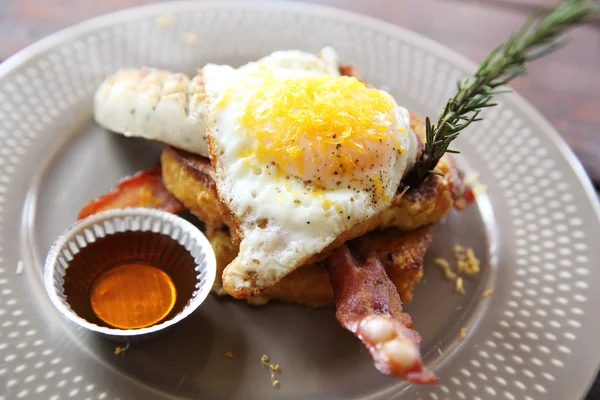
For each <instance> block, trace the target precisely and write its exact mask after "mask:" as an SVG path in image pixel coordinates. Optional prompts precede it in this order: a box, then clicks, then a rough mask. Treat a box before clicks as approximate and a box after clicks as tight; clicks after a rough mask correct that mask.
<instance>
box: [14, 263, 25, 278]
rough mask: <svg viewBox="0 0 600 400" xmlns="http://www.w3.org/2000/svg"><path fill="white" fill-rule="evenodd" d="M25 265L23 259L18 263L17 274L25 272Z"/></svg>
mask: <svg viewBox="0 0 600 400" xmlns="http://www.w3.org/2000/svg"><path fill="white" fill-rule="evenodd" d="M24 267H25V265H24V264H23V261H19V262H18V263H17V270H16V273H17V275H21V274H22V273H23V269H24Z"/></svg>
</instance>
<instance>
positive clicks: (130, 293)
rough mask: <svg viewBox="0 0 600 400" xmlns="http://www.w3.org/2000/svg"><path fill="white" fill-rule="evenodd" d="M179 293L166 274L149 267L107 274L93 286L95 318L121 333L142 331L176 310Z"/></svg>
mask: <svg viewBox="0 0 600 400" xmlns="http://www.w3.org/2000/svg"><path fill="white" fill-rule="evenodd" d="M176 298H177V290H176V289H175V285H174V284H173V281H172V280H171V278H170V277H169V275H167V273H166V272H164V271H163V270H161V269H160V268H157V267H155V266H152V265H149V264H146V263H141V262H140V263H128V264H123V265H119V266H116V267H113V268H110V269H108V270H106V271H104V272H103V273H102V274H101V275H100V276H98V278H96V280H95V281H94V283H93V284H92V287H91V290H90V302H91V305H92V310H94V314H96V316H98V318H100V319H101V320H102V321H104V322H106V323H107V324H109V325H111V326H114V327H115V328H120V329H139V328H146V327H148V326H151V325H154V324H156V323H158V322H160V321H161V320H163V319H164V318H165V317H166V316H167V315H168V314H169V313H170V312H171V310H172V309H173V306H174V305H175V300H176Z"/></svg>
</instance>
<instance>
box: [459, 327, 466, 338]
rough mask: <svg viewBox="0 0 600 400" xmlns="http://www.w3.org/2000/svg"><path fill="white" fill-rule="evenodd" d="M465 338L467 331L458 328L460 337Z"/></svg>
mask: <svg viewBox="0 0 600 400" xmlns="http://www.w3.org/2000/svg"><path fill="white" fill-rule="evenodd" d="M465 336H467V330H466V329H465V328H460V337H462V338H464V337H465Z"/></svg>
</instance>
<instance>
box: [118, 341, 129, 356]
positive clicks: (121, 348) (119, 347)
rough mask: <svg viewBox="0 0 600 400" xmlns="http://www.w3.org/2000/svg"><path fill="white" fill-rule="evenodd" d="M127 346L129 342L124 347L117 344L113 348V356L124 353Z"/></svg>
mask: <svg viewBox="0 0 600 400" xmlns="http://www.w3.org/2000/svg"><path fill="white" fill-rule="evenodd" d="M129 346H130V344H129V343H127V345H126V346H125V347H121V346H117V348H116V349H115V356H118V355H119V354H123V355H125V351H126V350H127V349H128V348H129Z"/></svg>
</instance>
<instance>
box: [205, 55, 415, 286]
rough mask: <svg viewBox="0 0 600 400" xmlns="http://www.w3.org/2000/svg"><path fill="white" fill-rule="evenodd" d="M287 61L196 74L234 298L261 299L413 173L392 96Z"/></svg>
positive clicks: (278, 58) (411, 149)
mask: <svg viewBox="0 0 600 400" xmlns="http://www.w3.org/2000/svg"><path fill="white" fill-rule="evenodd" d="M293 54H295V53H290V52H280V53H276V54H273V55H271V56H269V57H267V58H266V59H263V60H261V61H259V62H255V63H250V64H247V65H245V66H243V67H241V68H239V69H234V68H231V67H229V66H222V65H214V64H209V65H207V66H205V67H204V69H203V81H204V85H205V92H206V96H207V100H206V127H207V138H208V142H209V153H210V157H211V161H212V164H213V166H214V168H215V175H216V177H215V180H216V183H217V191H218V193H219V196H220V198H221V200H222V202H223V203H224V204H225V205H226V207H227V208H228V209H229V211H230V212H231V213H232V214H233V216H234V217H235V220H236V221H237V225H238V228H239V229H238V230H239V235H240V238H241V242H240V250H239V254H238V256H237V258H236V259H235V260H234V261H233V262H232V263H231V264H230V265H229V266H228V267H227V269H226V270H225V272H224V274H223V283H224V287H225V289H226V290H227V291H228V292H229V293H230V294H231V295H232V296H234V297H246V296H248V295H254V294H258V293H260V291H261V290H263V289H265V288H267V287H269V286H271V285H273V284H275V283H276V282H277V281H279V280H280V279H282V278H283V277H284V276H285V275H287V274H288V273H290V272H292V271H293V270H294V269H296V268H298V267H299V266H301V265H303V263H304V262H305V261H306V260H308V259H309V258H310V257H311V256H313V255H315V254H318V253H320V252H321V251H322V250H323V249H325V248H326V247H327V246H328V245H329V244H331V243H332V242H333V241H334V240H335V239H336V237H338V236H339V235H340V234H342V233H344V232H346V231H347V230H349V229H351V228H352V227H353V226H355V225H356V224H358V223H361V222H363V221H366V220H368V219H369V218H371V217H373V216H375V215H376V214H378V213H379V212H381V211H383V210H385V209H386V208H387V207H389V206H390V204H391V199H392V197H393V196H394V194H395V193H396V190H397V188H398V186H399V184H400V180H401V179H402V177H403V175H404V174H405V172H406V171H408V169H409V168H410V167H411V166H412V164H413V163H414V161H415V156H416V149H417V139H416V136H415V135H414V133H413V132H412V131H411V130H410V116H409V113H408V111H407V110H406V109H405V108H403V107H400V106H399V105H398V104H396V102H395V100H394V99H393V98H392V96H391V95H389V94H388V93H386V92H384V91H381V90H377V89H373V88H369V87H367V86H366V85H365V84H363V83H362V82H360V81H359V80H357V79H356V78H353V77H346V76H340V75H339V71H338V68H337V67H336V66H335V65H333V64H332V63H328V62H327V58H326V57H323V58H319V59H315V58H314V56H312V57H313V58H310V57H309V56H306V55H305V56H302V57H295V56H292V55H293ZM332 58H335V57H332Z"/></svg>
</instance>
